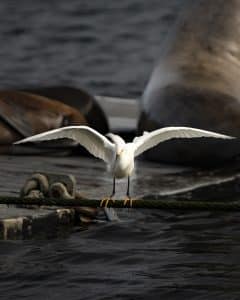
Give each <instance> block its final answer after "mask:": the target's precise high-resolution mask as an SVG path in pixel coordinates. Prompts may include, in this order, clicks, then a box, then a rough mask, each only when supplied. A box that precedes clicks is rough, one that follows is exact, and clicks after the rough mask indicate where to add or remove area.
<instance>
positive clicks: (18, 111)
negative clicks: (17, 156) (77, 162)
mask: <svg viewBox="0 0 240 300" xmlns="http://www.w3.org/2000/svg"><path fill="white" fill-rule="evenodd" d="M68 125H88V122H87V120H86V119H85V117H84V116H83V114H82V113H81V112H80V111H78V110H77V109H75V108H73V107H71V106H69V105H66V104H64V103H61V102H59V101H56V100H53V99H49V98H46V97H43V96H39V95H34V94H31V93H27V92H21V91H7V90H5V91H0V153H9V152H11V149H12V147H11V144H12V143H13V142H15V141H16V140H19V139H21V138H23V137H27V136H31V135H33V134H36V133H40V132H43V131H47V130H50V129H55V128H59V127H63V126H68ZM14 149H16V147H14ZM41 152H44V151H43V150H41Z"/></svg>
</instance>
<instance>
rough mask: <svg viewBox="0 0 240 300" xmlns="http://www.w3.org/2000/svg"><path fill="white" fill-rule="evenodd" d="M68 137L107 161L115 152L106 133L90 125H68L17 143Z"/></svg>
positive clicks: (109, 160)
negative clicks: (103, 133) (101, 132)
mask: <svg viewBox="0 0 240 300" xmlns="http://www.w3.org/2000/svg"><path fill="white" fill-rule="evenodd" d="M62 138H68V139H71V140H74V141H76V142H78V143H79V144H81V145H82V146H83V147H84V148H86V149H87V150H88V151H89V152H90V153H91V154H92V155H94V156H96V157H98V158H101V159H102V160H104V161H105V162H107V163H109V162H111V160H112V158H113V155H114V154H115V146H114V144H113V143H111V142H110V141H109V140H108V139H107V138H106V137H105V136H104V135H102V134H100V133H99V132H97V131H96V130H94V129H92V128H90V127H88V126H68V127H62V128H58V129H54V130H50V131H46V132H43V133H40V134H36V135H33V136H30V137H28V138H25V139H23V140H20V141H18V142H16V143H15V144H22V143H27V142H39V141H47V140H54V139H62Z"/></svg>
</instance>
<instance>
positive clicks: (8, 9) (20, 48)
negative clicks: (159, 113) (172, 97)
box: [0, 0, 189, 97]
mask: <svg viewBox="0 0 240 300" xmlns="http://www.w3.org/2000/svg"><path fill="white" fill-rule="evenodd" d="M188 2H189V0H168V1H165V0H160V1H159V0H149V1H145V0H121V1H112V0H102V1H96V0H91V1H83V0H80V1H79V0H70V1H69V0H68V1H66V0H56V1H54V0H51V1H49V0H41V1H31V0H22V1H21V2H20V1H4V0H3V1H1V2H0V20H1V26H0V38H1V47H0V66H1V68H0V84H1V85H0V86H1V87H12V86H18V87H22V86H26V85H35V86H39V85H41V86H42V85H54V84H65V85H73V86H77V87H83V88H85V89H87V90H88V91H90V92H93V93H96V94H104V95H113V96H128V97H135V96H139V95H141V93H142V91H143V89H144V86H145V84H146V82H147V80H148V78H149V75H150V73H151V71H152V68H153V64H154V62H155V61H156V59H157V57H158V53H159V49H160V48H161V46H162V43H163V38H164V37H165V36H166V33H167V32H168V30H169V28H170V27H171V25H172V24H173V23H174V22H175V20H176V17H177V16H178V14H179V10H180V9H181V7H182V5H183V4H185V3H188Z"/></svg>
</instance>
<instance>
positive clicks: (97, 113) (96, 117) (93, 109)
mask: <svg viewBox="0 0 240 300" xmlns="http://www.w3.org/2000/svg"><path fill="white" fill-rule="evenodd" d="M23 90H24V91H27V92H31V93H34V94H37V95H41V96H44V97H48V98H51V99H55V100H58V101H61V102H63V103H65V104H67V105H69V106H72V107H74V108H75V109H77V110H78V111H80V112H81V113H82V114H83V116H84V118H85V119H86V120H87V123H88V125H89V126H90V127H92V128H94V129H96V130H98V131H99V132H101V133H107V132H108V131H109V126H108V121H107V118H106V115H105V114H104V112H103V110H102V108H101V107H100V105H99V104H98V103H97V101H96V100H95V98H94V96H92V95H90V94H89V93H87V92H86V91H84V90H82V89H79V88H73V87H67V86H53V87H39V88H26V89H23Z"/></svg>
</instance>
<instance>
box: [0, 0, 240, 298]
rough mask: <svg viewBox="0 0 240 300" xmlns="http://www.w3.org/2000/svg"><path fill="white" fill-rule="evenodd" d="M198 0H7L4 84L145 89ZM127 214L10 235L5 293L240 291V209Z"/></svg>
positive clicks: (220, 294)
mask: <svg viewBox="0 0 240 300" xmlns="http://www.w3.org/2000/svg"><path fill="white" fill-rule="evenodd" d="M189 2H190V1H187V0H168V1H164V0H161V1H159V0H156V1H155V0H148V1H145V0H131V1H130V0H121V1H110V0H108V1H103V0H102V1H96V0H94V1H92V0H91V1H77V0H76V1H74V0H71V1H69V0H68V1H66V0H58V1H49V0H48V1H47V0H42V1H30V0H29V1H27V0H22V1H1V2H0V20H1V21H0V22H1V26H0V37H1V47H0V66H1V68H0V82H1V87H12V86H17V87H22V86H26V85H36V86H38V85H53V84H68V85H74V86H78V87H83V88H85V89H87V90H89V91H90V92H93V93H96V94H104V95H114V96H127V97H138V96H139V95H141V93H142V91H143V89H144V86H145V84H146V82H147V80H148V77H149V74H150V72H151V70H152V67H153V64H154V61H156V59H157V57H158V53H159V51H160V48H161V46H162V43H163V40H164V38H165V37H166V34H167V32H168V31H169V30H170V28H171V25H173V24H174V22H175V20H176V18H177V16H178V14H179V13H180V12H181V10H182V9H184V6H186V5H188V3H189ZM33 3H34V4H33ZM150 168H151V165H150ZM88 172H90V173H91V171H88ZM90 173H89V174H90ZM6 174H7V172H6ZM91 174H92V173H91ZM91 174H90V175H91ZM154 174H155V178H157V176H158V175H157V174H156V170H155V173H154ZM145 175H146V176H145ZM8 176H10V174H8ZM20 176H21V175H19V178H20ZM144 176H145V177H144ZM143 177H144V178H145V179H146V180H147V181H144V182H148V183H149V190H151V180H152V179H151V178H150V177H149V174H144V173H143ZM149 178H150V179H149ZM80 179H81V178H80ZM82 179H83V188H84V178H83V177H82ZM104 180H105V179H104V178H103V182H104ZM155 184H156V182H155ZM171 184H172V183H171ZM109 185H110V181H109ZM85 188H87V183H86V184H85ZM88 188H89V187H88ZM154 188H155V189H157V186H156V185H155V186H154ZM160 188H161V187H160V186H159V189H160ZM89 190H90V188H89ZM121 217H122V221H121V222H120V223H108V224H98V225H94V226H91V227H90V228H89V229H88V230H86V231H83V232H75V233H73V234H71V235H70V236H67V237H64V238H59V239H53V240H43V241H39V240H31V241H5V242H3V241H2V242H0V299H4V300H8V299H160V297H161V299H186V297H188V298H189V299H227V300H229V299H240V285H239V278H240V264H239V263H240V254H239V253H240V237H239V226H240V224H239V223H240V221H239V220H240V215H239V213H225V214H224V213H221V214H220V213H210V212H204V213H193V212H192V213H191V212H188V213H184V212H160V211H151V210H142V211H140V210H131V211H129V212H127V211H123V212H121Z"/></svg>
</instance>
